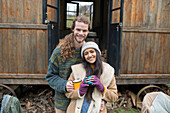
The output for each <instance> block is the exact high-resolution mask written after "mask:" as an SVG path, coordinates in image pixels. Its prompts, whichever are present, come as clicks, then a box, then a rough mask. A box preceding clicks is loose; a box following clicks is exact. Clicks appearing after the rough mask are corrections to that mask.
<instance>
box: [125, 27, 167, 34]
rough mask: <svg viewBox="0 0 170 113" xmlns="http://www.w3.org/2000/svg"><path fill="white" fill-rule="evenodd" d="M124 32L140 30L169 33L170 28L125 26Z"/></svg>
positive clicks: (142, 31) (140, 31)
mask: <svg viewBox="0 0 170 113" xmlns="http://www.w3.org/2000/svg"><path fill="white" fill-rule="evenodd" d="M123 32H139V33H166V34H167V33H168V34H170V29H169V28H147V27H124V28H123Z"/></svg>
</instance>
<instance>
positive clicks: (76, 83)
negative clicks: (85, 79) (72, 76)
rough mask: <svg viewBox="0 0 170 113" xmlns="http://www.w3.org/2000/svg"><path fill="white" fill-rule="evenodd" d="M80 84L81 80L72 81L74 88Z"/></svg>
mask: <svg viewBox="0 0 170 113" xmlns="http://www.w3.org/2000/svg"><path fill="white" fill-rule="evenodd" d="M80 84H81V80H79V79H78V80H74V81H73V85H74V89H78V88H79V87H80Z"/></svg>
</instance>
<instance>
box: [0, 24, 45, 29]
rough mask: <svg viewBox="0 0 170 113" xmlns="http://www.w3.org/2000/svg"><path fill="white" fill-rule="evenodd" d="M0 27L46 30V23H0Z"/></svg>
mask: <svg viewBox="0 0 170 113" xmlns="http://www.w3.org/2000/svg"><path fill="white" fill-rule="evenodd" d="M0 29H43V30H47V25H45V24H19V23H0Z"/></svg>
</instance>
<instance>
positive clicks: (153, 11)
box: [148, 0, 158, 28]
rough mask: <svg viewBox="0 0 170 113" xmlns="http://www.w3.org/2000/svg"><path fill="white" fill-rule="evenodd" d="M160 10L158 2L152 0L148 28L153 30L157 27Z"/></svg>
mask: <svg viewBox="0 0 170 113" xmlns="http://www.w3.org/2000/svg"><path fill="white" fill-rule="evenodd" d="M157 10H158V4H157V0H150V9H149V23H148V26H149V27H151V28H155V27H156V21H157V20H156V13H157Z"/></svg>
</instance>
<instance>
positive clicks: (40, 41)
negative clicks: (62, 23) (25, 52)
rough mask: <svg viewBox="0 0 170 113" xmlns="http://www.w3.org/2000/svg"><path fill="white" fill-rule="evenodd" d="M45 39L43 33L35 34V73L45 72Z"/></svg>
mask: <svg viewBox="0 0 170 113" xmlns="http://www.w3.org/2000/svg"><path fill="white" fill-rule="evenodd" d="M46 43H47V38H46V33H45V32H44V31H38V32H37V47H36V49H37V61H36V62H37V63H36V66H37V73H46V70H47V62H48V59H47V44H46Z"/></svg>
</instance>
